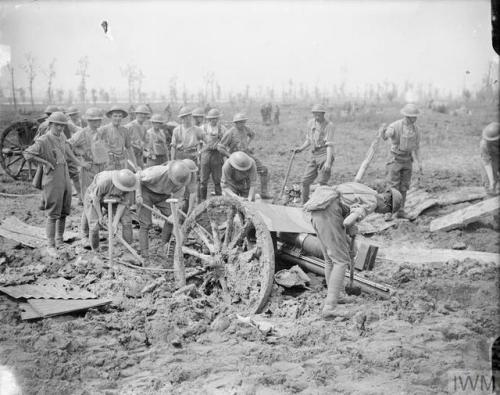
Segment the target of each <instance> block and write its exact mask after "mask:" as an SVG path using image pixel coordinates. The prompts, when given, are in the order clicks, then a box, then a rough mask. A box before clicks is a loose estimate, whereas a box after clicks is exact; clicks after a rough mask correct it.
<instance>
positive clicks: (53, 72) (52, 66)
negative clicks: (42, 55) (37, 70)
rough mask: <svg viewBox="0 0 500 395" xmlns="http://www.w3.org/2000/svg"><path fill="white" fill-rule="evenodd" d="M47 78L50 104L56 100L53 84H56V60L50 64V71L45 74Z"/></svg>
mask: <svg viewBox="0 0 500 395" xmlns="http://www.w3.org/2000/svg"><path fill="white" fill-rule="evenodd" d="M44 74H45V75H46V76H47V100H48V102H49V103H52V101H53V100H54V92H53V88H52V84H53V83H54V78H55V76H56V59H55V58H54V59H52V62H50V64H49V69H48V70H47V71H46V72H44Z"/></svg>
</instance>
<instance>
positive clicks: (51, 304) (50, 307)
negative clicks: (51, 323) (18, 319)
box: [28, 299, 111, 317]
mask: <svg viewBox="0 0 500 395" xmlns="http://www.w3.org/2000/svg"><path fill="white" fill-rule="evenodd" d="M28 303H29V305H30V306H31V307H32V309H34V310H35V311H36V312H38V313H39V314H40V315H41V316H42V317H53V316H56V315H61V314H67V313H72V312H74V311H80V310H87V309H90V308H93V307H98V306H104V305H107V304H109V303H111V299H78V300H61V299H28Z"/></svg>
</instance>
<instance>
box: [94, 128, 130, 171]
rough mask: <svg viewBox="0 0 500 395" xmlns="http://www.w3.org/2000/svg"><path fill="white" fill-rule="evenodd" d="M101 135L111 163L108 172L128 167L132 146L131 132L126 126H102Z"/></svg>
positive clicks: (99, 130)
mask: <svg viewBox="0 0 500 395" xmlns="http://www.w3.org/2000/svg"><path fill="white" fill-rule="evenodd" d="M97 130H98V133H99V135H100V136H101V138H102V140H103V141H104V142H105V144H106V147H107V148H108V155H109V162H108V166H107V168H106V170H121V169H125V168H126V167H127V157H128V156H127V155H128V152H127V150H128V149H130V147H131V146H132V142H131V137H130V131H129V130H128V129H127V128H125V127H124V126H118V127H115V126H113V124H112V123H108V124H107V125H104V126H101V127H100V128H99V129H97Z"/></svg>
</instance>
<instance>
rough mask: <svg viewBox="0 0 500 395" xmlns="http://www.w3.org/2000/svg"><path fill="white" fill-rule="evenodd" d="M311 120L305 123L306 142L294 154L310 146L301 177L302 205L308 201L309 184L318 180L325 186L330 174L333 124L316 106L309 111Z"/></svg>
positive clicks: (323, 107) (320, 105)
mask: <svg viewBox="0 0 500 395" xmlns="http://www.w3.org/2000/svg"><path fill="white" fill-rule="evenodd" d="M311 112H312V114H313V119H311V120H309V122H308V123H307V132H306V140H305V141H304V143H303V144H302V145H301V146H300V147H299V148H295V152H297V153H298V152H301V151H303V150H304V149H306V148H307V147H309V146H311V155H310V157H309V161H308V163H307V167H306V168H305V170H304V175H303V176H302V203H303V204H304V203H305V202H307V201H308V200H309V192H310V188H311V184H312V183H313V182H314V180H316V178H318V182H319V184H320V185H327V184H328V181H329V180H330V175H331V174H332V165H333V161H334V156H333V132H334V130H335V129H334V127H333V123H331V122H330V121H328V120H327V119H326V118H325V113H326V108H325V106H323V105H322V104H316V105H314V106H313V108H312V110H311Z"/></svg>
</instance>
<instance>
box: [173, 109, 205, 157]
mask: <svg viewBox="0 0 500 395" xmlns="http://www.w3.org/2000/svg"><path fill="white" fill-rule="evenodd" d="M179 119H180V121H181V122H180V125H179V126H177V127H176V128H175V129H174V132H173V135H172V144H171V145H172V154H171V158H172V160H174V159H185V158H187V159H191V160H193V161H195V162H197V161H198V151H199V149H200V148H201V145H202V143H203V130H202V129H201V128H200V127H198V126H194V125H192V119H191V110H190V109H189V108H188V107H186V106H184V107H182V108H181V109H180V111H179Z"/></svg>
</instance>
